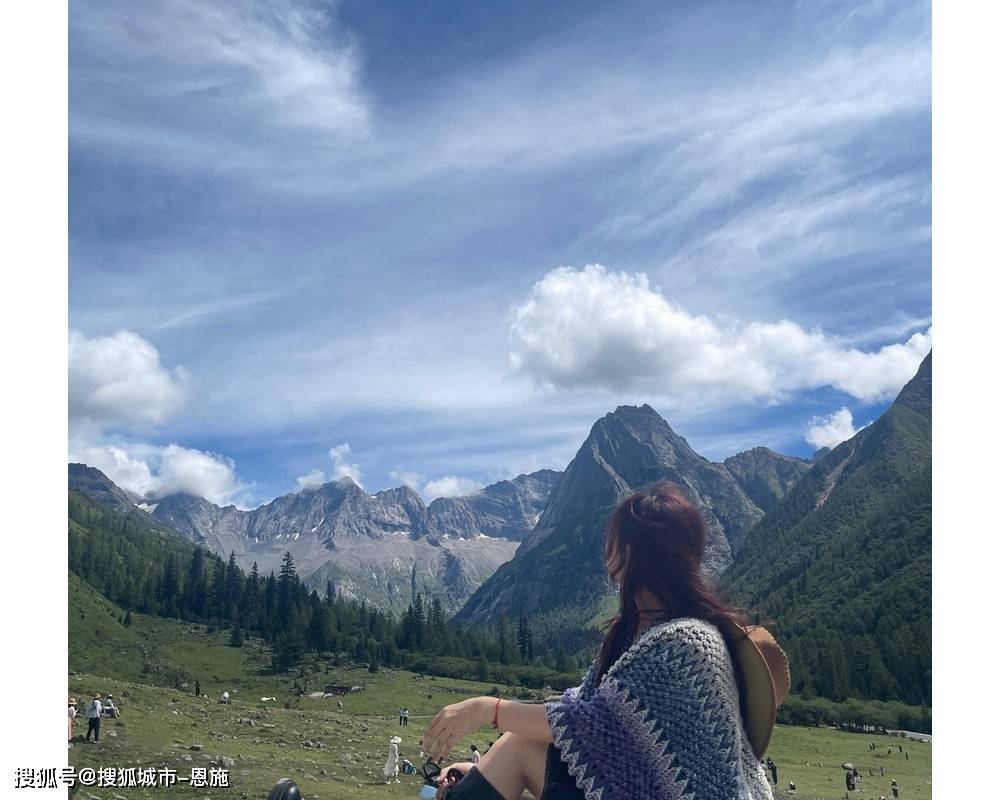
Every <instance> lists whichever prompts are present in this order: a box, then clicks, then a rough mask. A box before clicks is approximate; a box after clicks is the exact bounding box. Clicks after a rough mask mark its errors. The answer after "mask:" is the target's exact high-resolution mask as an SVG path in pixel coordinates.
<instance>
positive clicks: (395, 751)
mask: <svg viewBox="0 0 1000 800" xmlns="http://www.w3.org/2000/svg"><path fill="white" fill-rule="evenodd" d="M402 741H403V740H402V739H400V738H399V737H398V736H393V737H392V738H391V739H390V740H389V757H388V758H387V759H386V761H385V766H384V767H382V774H383V775H384V776H385V782H386V783H387V784H388V783H389V782H390V781H391V780H392V779H394V778H395V780H396V783H399V777H398V776H399V745H400V744H401V743H402Z"/></svg>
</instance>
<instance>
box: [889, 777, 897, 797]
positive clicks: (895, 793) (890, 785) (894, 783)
mask: <svg viewBox="0 0 1000 800" xmlns="http://www.w3.org/2000/svg"><path fill="white" fill-rule="evenodd" d="M889 788H890V789H892V796H893V797H899V787H898V786H897V785H896V781H891V782H890V783H889Z"/></svg>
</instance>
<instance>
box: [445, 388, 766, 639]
mask: <svg viewBox="0 0 1000 800" xmlns="http://www.w3.org/2000/svg"><path fill="white" fill-rule="evenodd" d="M663 479H666V480H670V481H673V482H675V483H678V484H680V485H681V486H684V487H685V488H686V489H687V490H688V492H689V493H690V494H691V496H692V497H693V498H694V500H695V501H696V502H697V503H698V505H699V507H700V508H701V510H702V512H703V513H704V515H705V518H706V521H707V523H708V529H709V538H708V546H707V549H706V566H707V568H708V570H709V572H711V573H712V574H713V575H719V574H721V573H722V572H723V570H725V569H726V568H727V567H728V566H729V564H730V563H731V562H732V549H733V548H734V547H738V546H739V545H740V543H741V542H742V540H743V537H744V535H745V534H746V532H747V531H748V530H749V529H750V528H751V527H753V526H754V524H756V522H757V521H758V520H759V519H760V518H761V517H762V516H763V513H764V512H763V511H762V510H761V508H759V507H758V506H757V505H756V504H755V503H754V502H753V501H752V500H751V499H750V497H749V496H748V495H747V494H746V492H745V491H744V490H743V488H742V487H741V486H740V483H739V482H738V481H737V479H736V478H735V477H734V476H733V474H732V473H731V472H730V470H729V469H728V468H727V467H726V466H725V465H723V464H714V463H712V462H711V461H709V460H707V459H706V458H703V457H702V456H700V455H698V453H696V452H695V451H694V450H692V449H691V447H690V445H688V443H687V442H686V441H685V440H684V439H683V438H682V437H681V436H679V435H678V434H677V433H675V432H674V430H673V429H672V428H671V427H670V425H668V424H667V422H666V420H664V419H663V418H662V417H661V416H660V415H659V414H657V413H656V411H654V410H653V409H652V408H651V407H650V406H648V405H644V406H641V407H635V406H621V407H620V408H618V409H617V410H616V411H614V413H610V414H607V415H605V416H604V417H603V418H601V419H599V420H598V421H597V422H596V423H595V424H594V426H593V428H592V429H591V431H590V435H589V436H588V437H587V440H586V441H585V442H584V443H583V446H582V447H581V448H580V450H579V452H577V454H576V456H575V457H574V458H573V461H572V462H570V465H569V466H568V467H567V468H566V471H565V472H564V473H563V474H562V477H561V478H560V480H559V483H558V484H557V485H556V487H555V488H554V489H553V491H552V494H551V496H550V497H549V502H548V505H547V506H546V507H545V511H544V512H543V513H542V516H541V518H540V519H539V521H538V524H537V525H536V526H535V529H534V530H533V531H532V532H531V534H529V535H528V536H527V537H526V538H525V539H524V541H523V542H522V543H521V546H520V547H519V548H518V550H517V554H516V555H515V556H514V558H513V559H511V560H510V561H509V562H508V563H506V564H504V565H503V566H501V567H500V568H499V569H498V570H497V571H496V574H494V575H493V576H492V577H491V578H490V579H489V580H487V581H486V582H485V583H484V584H483V585H482V586H480V587H479V589H477V590H476V592H475V594H473V595H472V597H470V598H469V600H468V602H467V603H466V604H465V606H464V607H463V608H462V610H461V612H460V613H459V614H458V615H457V619H458V620H459V621H460V622H464V623H476V624H479V623H485V622H488V621H490V620H492V619H495V618H496V617H498V616H499V615H500V613H501V612H502V611H506V612H507V613H508V614H511V613H513V612H514V611H524V612H527V613H531V614H540V613H541V614H546V613H548V614H552V613H562V612H563V611H567V610H568V611H569V612H570V614H571V616H574V618H579V619H580V620H582V619H586V618H588V617H589V616H590V614H592V613H593V611H594V610H595V608H596V606H597V605H598V604H599V603H600V601H601V598H602V597H603V596H604V595H606V594H607V591H608V585H607V580H606V577H605V570H604V563H603V535H604V527H605V524H606V522H607V520H608V517H609V516H610V514H611V512H612V511H613V510H614V508H615V506H617V504H618V503H619V502H620V501H621V500H622V499H623V498H624V497H626V496H627V495H629V494H630V493H632V492H633V491H635V490H637V489H640V488H642V487H644V486H647V485H649V484H651V483H653V482H655V481H659V480H663ZM588 612H589V613H588Z"/></svg>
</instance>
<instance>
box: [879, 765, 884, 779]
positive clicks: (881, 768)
mask: <svg viewBox="0 0 1000 800" xmlns="http://www.w3.org/2000/svg"><path fill="white" fill-rule="evenodd" d="M879 769H880V770H882V777H883V778H884V777H885V767H879Z"/></svg>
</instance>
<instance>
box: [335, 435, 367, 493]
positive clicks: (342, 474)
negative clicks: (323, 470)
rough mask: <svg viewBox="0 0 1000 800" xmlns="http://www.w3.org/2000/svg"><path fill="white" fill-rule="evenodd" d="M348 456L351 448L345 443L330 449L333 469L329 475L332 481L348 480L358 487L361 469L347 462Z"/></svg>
mask: <svg viewBox="0 0 1000 800" xmlns="http://www.w3.org/2000/svg"><path fill="white" fill-rule="evenodd" d="M350 455H351V446H350V445H349V444H348V443H347V442H344V443H343V444H338V445H336V446H335V447H331V448H330V460H331V461H333V469H332V470H331V472H330V474H331V475H332V476H333V479H334V480H337V479H338V478H350V479H351V480H352V481H354V482H355V483H356V484H357V485H358V486H361V467H359V466H358V465H357V464H352V463H351V462H349V461H348V460H347V459H348V458H349V457H350Z"/></svg>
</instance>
